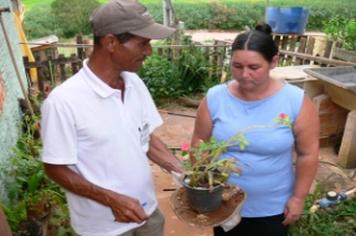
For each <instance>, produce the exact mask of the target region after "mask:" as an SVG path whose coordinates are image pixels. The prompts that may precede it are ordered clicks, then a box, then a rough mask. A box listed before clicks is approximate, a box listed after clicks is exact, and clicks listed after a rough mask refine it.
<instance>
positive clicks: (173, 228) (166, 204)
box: [152, 104, 356, 236]
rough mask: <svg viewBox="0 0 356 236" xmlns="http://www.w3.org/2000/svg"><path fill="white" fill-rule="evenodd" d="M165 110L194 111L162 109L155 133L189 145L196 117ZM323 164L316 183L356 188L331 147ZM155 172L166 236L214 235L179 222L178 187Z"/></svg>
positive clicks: (332, 187) (323, 154)
mask: <svg viewBox="0 0 356 236" xmlns="http://www.w3.org/2000/svg"><path fill="white" fill-rule="evenodd" d="M166 111H170V112H175V113H181V114H187V115H195V109H192V108H185V107H182V106H178V105H172V104H171V105H170V107H165V108H163V109H162V110H161V115H162V117H163V119H164V124H163V125H162V126H161V127H160V128H158V129H157V130H156V134H157V135H158V136H159V137H160V138H161V139H162V140H163V141H164V142H165V143H166V144H167V145H168V146H169V147H179V146H180V144H182V143H185V142H189V141H190V138H191V134H192V132H193V127H194V118H190V117H183V116H176V115H168V114H167V112H166ZM319 158H320V160H322V162H323V163H320V166H319V169H318V173H317V177H316V180H317V182H318V183H321V184H323V185H324V186H326V187H327V189H330V190H336V191H340V190H346V189H348V188H350V187H352V186H356V179H355V178H353V179H352V178H350V177H351V176H352V175H353V174H354V173H355V169H353V170H341V169H339V168H338V167H335V166H333V165H332V164H334V163H336V162H337V155H336V154H335V153H334V151H333V148H332V147H323V148H321V150H320V157H319ZM152 167H153V173H154V177H155V183H156V192H157V196H158V201H159V205H160V208H161V210H162V212H163V213H164V215H165V217H166V225H165V234H164V235H165V236H170V235H174V236H186V235H190V236H211V235H213V234H212V229H211V228H197V227H192V226H190V225H188V224H186V223H184V222H182V221H180V220H179V219H178V218H177V216H176V215H175V214H174V212H173V210H172V208H171V205H170V196H171V195H172V193H173V191H174V189H175V188H176V186H175V183H174V182H173V180H172V179H171V177H170V175H169V174H167V173H165V172H163V171H162V170H161V169H160V168H159V167H157V166H156V165H153V166H152Z"/></svg>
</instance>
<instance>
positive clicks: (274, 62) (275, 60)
mask: <svg viewBox="0 0 356 236" xmlns="http://www.w3.org/2000/svg"><path fill="white" fill-rule="evenodd" d="M278 61H279V55H278V54H277V55H275V56H274V57H273V58H272V61H271V63H270V69H273V68H275V67H276V66H277V65H278Z"/></svg>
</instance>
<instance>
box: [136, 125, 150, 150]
mask: <svg viewBox="0 0 356 236" xmlns="http://www.w3.org/2000/svg"><path fill="white" fill-rule="evenodd" d="M138 131H139V133H140V144H141V147H142V150H143V151H144V152H145V153H147V152H148V149H149V143H150V125H149V123H148V122H143V123H142V124H141V125H140V126H139V128H138Z"/></svg>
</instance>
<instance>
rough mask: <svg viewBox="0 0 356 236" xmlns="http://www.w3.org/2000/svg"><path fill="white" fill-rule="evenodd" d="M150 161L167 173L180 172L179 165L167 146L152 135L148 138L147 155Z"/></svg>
mask: <svg viewBox="0 0 356 236" xmlns="http://www.w3.org/2000/svg"><path fill="white" fill-rule="evenodd" d="M147 155H148V157H149V158H150V160H151V161H153V162H154V163H156V164H157V165H159V166H161V167H162V168H164V169H166V170H167V171H168V172H171V171H175V172H178V173H181V172H182V168H181V167H180V163H179V161H178V160H177V158H176V157H175V156H174V155H173V154H172V152H171V151H170V150H169V149H168V148H167V146H166V145H165V144H164V143H163V142H162V141H161V140H160V139H159V138H158V137H157V136H156V135H154V134H151V137H150V148H149V150H148V153H147Z"/></svg>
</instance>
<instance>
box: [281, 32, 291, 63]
mask: <svg viewBox="0 0 356 236" xmlns="http://www.w3.org/2000/svg"><path fill="white" fill-rule="evenodd" d="M288 43H289V35H283V39H282V43H281V49H283V50H286V49H287V47H288ZM287 58H288V56H287V55H284V56H282V57H281V58H280V59H279V60H280V61H279V63H280V64H281V65H282V66H285V65H286V59H287Z"/></svg>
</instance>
